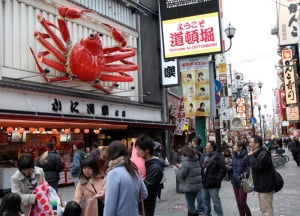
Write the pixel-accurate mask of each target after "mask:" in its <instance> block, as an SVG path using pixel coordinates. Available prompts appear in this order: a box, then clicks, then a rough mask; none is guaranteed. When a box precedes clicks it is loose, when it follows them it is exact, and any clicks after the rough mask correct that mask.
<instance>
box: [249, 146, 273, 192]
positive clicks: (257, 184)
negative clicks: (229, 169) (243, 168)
mask: <svg viewBox="0 0 300 216" xmlns="http://www.w3.org/2000/svg"><path fill="white" fill-rule="evenodd" d="M248 160H249V164H250V167H251V171H252V178H253V183H254V191H256V192H260V193H268V192H271V191H273V190H274V167H273V163H272V158H271V153H270V152H268V151H267V150H266V149H264V148H260V149H259V150H257V151H256V152H254V153H253V154H252V155H249V156H248Z"/></svg>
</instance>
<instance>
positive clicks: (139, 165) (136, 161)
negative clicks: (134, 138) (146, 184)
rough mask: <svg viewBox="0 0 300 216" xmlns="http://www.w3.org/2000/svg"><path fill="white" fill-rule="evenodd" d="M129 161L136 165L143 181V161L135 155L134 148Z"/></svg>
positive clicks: (144, 168)
mask: <svg viewBox="0 0 300 216" xmlns="http://www.w3.org/2000/svg"><path fill="white" fill-rule="evenodd" d="M130 160H131V161H132V162H133V163H134V164H135V165H136V167H137V168H138V171H139V173H140V175H141V177H142V179H143V180H145V178H146V165H145V159H144V158H142V157H139V156H138V155H137V150H136V147H135V146H133V147H132V153H131V158H130Z"/></svg>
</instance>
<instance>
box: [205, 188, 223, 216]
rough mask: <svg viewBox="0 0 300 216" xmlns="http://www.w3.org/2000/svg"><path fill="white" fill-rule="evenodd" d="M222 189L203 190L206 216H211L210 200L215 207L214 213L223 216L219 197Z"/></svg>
mask: <svg viewBox="0 0 300 216" xmlns="http://www.w3.org/2000/svg"><path fill="white" fill-rule="evenodd" d="M219 191H220V188H203V189H202V198H203V204H204V211H205V214H204V215H205V216H211V206H210V199H211V200H212V202H213V205H214V211H215V213H216V214H217V216H223V210H222V203H221V200H220V196H219Z"/></svg>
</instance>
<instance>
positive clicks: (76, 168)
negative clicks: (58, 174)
mask: <svg viewBox="0 0 300 216" xmlns="http://www.w3.org/2000/svg"><path fill="white" fill-rule="evenodd" d="M84 155H85V152H84V151H83V150H77V151H76V152H75V153H74V154H73V162H72V169H71V175H72V177H78V176H79V172H80V165H81V162H82V160H83V158H84Z"/></svg>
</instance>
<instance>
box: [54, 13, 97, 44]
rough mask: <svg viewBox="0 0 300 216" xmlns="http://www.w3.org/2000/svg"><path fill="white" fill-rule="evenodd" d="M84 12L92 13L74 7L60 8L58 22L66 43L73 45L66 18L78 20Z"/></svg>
mask: <svg viewBox="0 0 300 216" xmlns="http://www.w3.org/2000/svg"><path fill="white" fill-rule="evenodd" d="M84 12H92V11H91V10H87V9H78V8H72V7H59V8H58V13H59V17H58V20H57V22H58V26H59V30H60V32H61V35H62V37H63V39H64V41H65V42H67V43H71V39H70V32H69V30H68V27H67V23H66V21H65V18H69V19H77V18H80V17H81V15H82V14H83V13H84Z"/></svg>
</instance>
